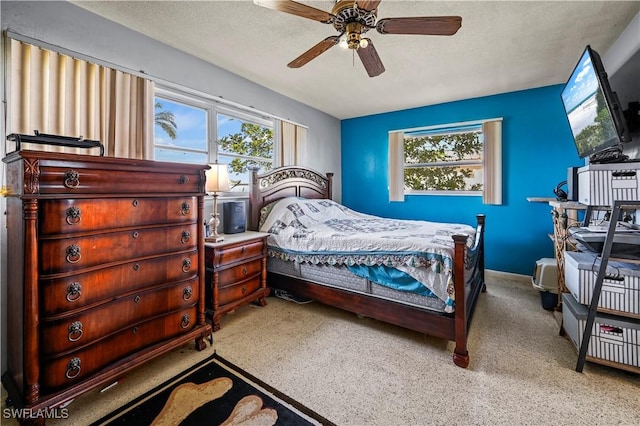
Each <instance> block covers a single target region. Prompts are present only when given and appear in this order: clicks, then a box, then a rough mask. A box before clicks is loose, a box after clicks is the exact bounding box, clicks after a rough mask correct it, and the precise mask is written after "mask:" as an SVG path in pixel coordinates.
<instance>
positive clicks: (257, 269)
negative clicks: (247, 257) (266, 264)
mask: <svg viewBox="0 0 640 426" xmlns="http://www.w3.org/2000/svg"><path fill="white" fill-rule="evenodd" d="M261 272H262V259H257V260H253V261H251V262H247V263H243V264H241V265H238V266H234V267H233V268H229V269H225V270H223V271H220V284H219V286H218V288H219V289H223V288H225V287H230V286H232V285H234V284H235V283H237V282H238V281H243V280H246V279H247V278H250V277H252V276H254V275H259V274H260V273H261Z"/></svg>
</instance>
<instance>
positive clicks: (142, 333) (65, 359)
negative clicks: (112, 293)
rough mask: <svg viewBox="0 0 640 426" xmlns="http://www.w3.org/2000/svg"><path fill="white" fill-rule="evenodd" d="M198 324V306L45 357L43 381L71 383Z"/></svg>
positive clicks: (52, 386)
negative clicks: (88, 344) (64, 352)
mask: <svg viewBox="0 0 640 426" xmlns="http://www.w3.org/2000/svg"><path fill="white" fill-rule="evenodd" d="M196 323H197V310H196V307H195V306H194V307H193V308H189V309H183V310H181V311H178V312H174V313H170V314H168V315H165V316H162V317H159V318H154V319H151V320H149V321H146V322H141V323H139V324H132V325H131V326H130V327H128V328H127V329H124V330H122V331H120V332H118V333H116V334H113V335H110V336H105V337H104V339H102V340H100V341H99V342H97V343H96V344H93V345H90V346H88V347H85V348H82V349H79V350H77V351H75V352H71V353H69V354H67V355H62V356H59V357H58V358H49V359H47V358H43V361H42V365H41V367H42V368H41V374H40V380H41V383H42V385H43V387H44V388H45V389H46V390H48V391H52V390H56V389H59V388H61V387H63V386H64V387H66V386H69V385H71V384H73V383H75V382H78V381H80V380H82V379H84V378H86V377H88V376H89V375H91V374H93V373H96V372H97V371H99V370H100V369H102V368H104V367H107V366H108V365H109V364H110V363H112V362H115V361H117V360H119V359H122V358H124V357H126V356H128V355H131V354H132V353H134V352H137V351H139V350H141V349H142V348H145V347H147V346H151V345H153V344H155V343H159V342H161V341H163V340H166V339H169V338H172V337H175V336H178V335H180V334H183V333H186V332H188V331H189V330H192V329H193V328H194V327H195V325H196Z"/></svg>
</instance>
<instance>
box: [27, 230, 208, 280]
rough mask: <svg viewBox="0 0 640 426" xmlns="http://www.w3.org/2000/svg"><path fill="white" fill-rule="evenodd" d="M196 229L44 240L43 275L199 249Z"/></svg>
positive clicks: (41, 253)
mask: <svg viewBox="0 0 640 426" xmlns="http://www.w3.org/2000/svg"><path fill="white" fill-rule="evenodd" d="M197 230H198V228H197V225H196V224H195V223H194V224H190V225H178V226H162V227H155V228H140V229H134V230H129V231H120V232H109V233H102V234H97V235H91V236H86V237H76V238H73V237H72V238H60V239H45V238H42V239H41V245H40V253H39V255H40V273H41V274H45V275H46V274H55V273H62V272H66V271H74V270H78V269H84V268H89V267H94V266H98V265H104V264H108V263H110V262H121V261H127V260H130V259H132V258H140V257H144V256H152V255H157V254H164V253H171V252H177V251H182V250H191V249H193V248H196V247H197V243H198V241H197V237H198V233H197Z"/></svg>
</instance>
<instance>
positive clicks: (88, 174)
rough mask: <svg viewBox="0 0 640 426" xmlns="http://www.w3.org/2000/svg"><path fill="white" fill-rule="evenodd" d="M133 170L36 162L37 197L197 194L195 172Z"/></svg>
mask: <svg viewBox="0 0 640 426" xmlns="http://www.w3.org/2000/svg"><path fill="white" fill-rule="evenodd" d="M134 170H135V168H132V167H131V166H130V165H129V166H128V167H124V165H123V167H120V168H116V169H115V170H105V169H101V168H100V165H97V166H95V167H92V168H86V167H82V165H74V164H69V165H68V166H58V165H56V164H55V161H53V162H51V161H41V162H40V179H39V190H40V194H67V195H69V196H71V197H73V194H92V195H96V194H112V193H118V194H135V193H139V194H157V193H183V194H184V193H189V192H190V193H199V192H200V187H201V186H202V185H201V184H200V176H199V174H198V173H197V172H193V173H180V172H177V173H176V172H174V171H172V169H171V168H168V169H166V170H155V172H152V173H135V171H134Z"/></svg>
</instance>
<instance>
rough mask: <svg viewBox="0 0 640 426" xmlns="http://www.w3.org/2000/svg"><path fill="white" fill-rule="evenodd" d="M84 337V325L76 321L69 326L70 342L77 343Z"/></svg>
mask: <svg viewBox="0 0 640 426" xmlns="http://www.w3.org/2000/svg"><path fill="white" fill-rule="evenodd" d="M81 337H82V323H81V322H80V321H74V322H72V323H71V324H70V325H69V334H68V335H67V338H68V339H69V341H70V342H77V341H78V340H80V338H81Z"/></svg>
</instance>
